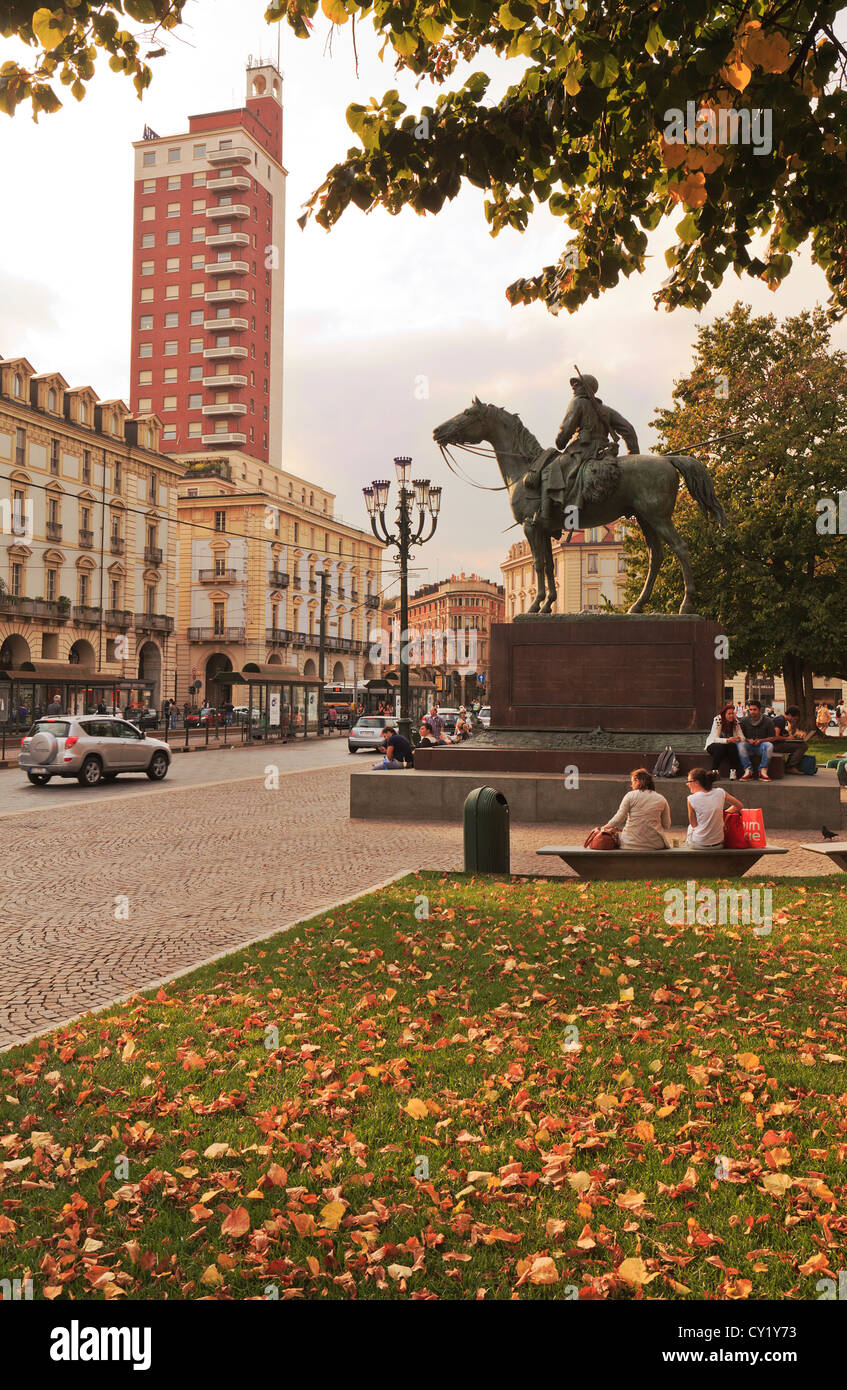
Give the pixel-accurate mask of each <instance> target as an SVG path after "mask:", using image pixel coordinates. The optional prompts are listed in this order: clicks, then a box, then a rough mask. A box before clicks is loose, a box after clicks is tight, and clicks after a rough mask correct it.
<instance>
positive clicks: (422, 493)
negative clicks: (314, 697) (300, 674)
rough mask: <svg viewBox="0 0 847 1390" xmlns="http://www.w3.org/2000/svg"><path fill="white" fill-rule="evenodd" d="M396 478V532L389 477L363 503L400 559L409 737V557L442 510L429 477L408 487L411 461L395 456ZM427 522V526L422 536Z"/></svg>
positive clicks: (404, 724) (404, 710)
mask: <svg viewBox="0 0 847 1390" xmlns="http://www.w3.org/2000/svg"><path fill="white" fill-rule="evenodd" d="M394 466H395V468H396V470H397V481H398V483H399V485H400V492H399V498H398V502H397V530H396V534H395V533H392V532H391V531H390V529H389V526H388V523H387V522H386V519H385V512H386V508H387V506H388V489H389V487H390V483H389V481H388V479H385V478H381V479H377V480H375V481H374V482H373V483H372V484H371V486H370V487H365V488H362V492H363V493H364V498H365V505H366V507H367V509H368V516H369V517H370V522H371V530H372V531H373V533H374V535H375V536H376V538H377V540H378V541H380V542H381V544H383V545H387V546H394V548H395V549H396V550H397V555H398V558H399V562H400V720H399V723H400V733H401V734H402V735H403V737H404V738H407V739H409V740H411V733H412V726H411V721H410V718H409V660H408V656H409V644H410V633H409V557H410V555H411V551H412V547H413V546H415V545H426V543H427V541H430V540H432V537H433V536H434V535H435V528H436V527H437V525H438V513H439V512H440V510H441V488H440V487H432V486H430V481H429V479H428V478H415V479H414V481H413V483H412V487H411V488H410V487H409V474H410V472H411V467H412V460H411V459H410V458H396V459H395V460H394ZM416 505H417V508H418V515H417V520H413V515H414V510H415V506H416ZM427 521H429V523H430V529H429V532H428V534H427V535H424V531H425V529H426V525H427Z"/></svg>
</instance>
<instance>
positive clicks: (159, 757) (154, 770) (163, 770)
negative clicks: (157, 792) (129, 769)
mask: <svg viewBox="0 0 847 1390" xmlns="http://www.w3.org/2000/svg"><path fill="white" fill-rule="evenodd" d="M167 775H168V755H167V753H154V754H153V756H152V758H151V759H150V764H149V766H148V768H147V776H148V777H149V778H150V781H151V782H161V780H162V778H163V777H167Z"/></svg>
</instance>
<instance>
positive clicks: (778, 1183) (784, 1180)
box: [762, 1173, 791, 1192]
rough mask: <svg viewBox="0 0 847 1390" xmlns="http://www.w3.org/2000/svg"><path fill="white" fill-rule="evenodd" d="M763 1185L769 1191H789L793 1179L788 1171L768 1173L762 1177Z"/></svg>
mask: <svg viewBox="0 0 847 1390" xmlns="http://www.w3.org/2000/svg"><path fill="white" fill-rule="evenodd" d="M762 1186H763V1187H764V1189H765V1191H767V1192H787V1191H788V1189H789V1187H790V1186H791V1179H790V1177H789V1176H788V1174H787V1173H766V1174H765V1176H764V1177H763V1178H762Z"/></svg>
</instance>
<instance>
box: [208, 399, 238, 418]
mask: <svg viewBox="0 0 847 1390" xmlns="http://www.w3.org/2000/svg"><path fill="white" fill-rule="evenodd" d="M202 414H203V415H246V414H247V406H246V405H244V403H243V402H242V401H222V402H220V403H217V404H215V405H204V406H203V407H202Z"/></svg>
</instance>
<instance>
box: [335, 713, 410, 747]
mask: <svg viewBox="0 0 847 1390" xmlns="http://www.w3.org/2000/svg"><path fill="white" fill-rule="evenodd" d="M397 728H399V725H398V723H397V720H396V719H394V718H393V717H392V716H391V715H387V714H363V715H362V716H361V718H360V719H357V720H356V723H355V724H354V725H353V727H352V729H351V730H350V732H349V734H348V735H347V751H348V752H349V753H358V751H359V749H360V748H364V749H365V750H366V751H367V750H368V749H370V751H371V752H372V753H373V752H374V751H376V750H378V749H380V748H381V747H382V731H383V729H397Z"/></svg>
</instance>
